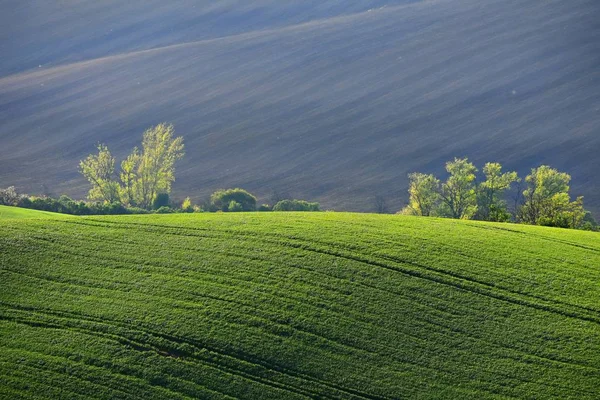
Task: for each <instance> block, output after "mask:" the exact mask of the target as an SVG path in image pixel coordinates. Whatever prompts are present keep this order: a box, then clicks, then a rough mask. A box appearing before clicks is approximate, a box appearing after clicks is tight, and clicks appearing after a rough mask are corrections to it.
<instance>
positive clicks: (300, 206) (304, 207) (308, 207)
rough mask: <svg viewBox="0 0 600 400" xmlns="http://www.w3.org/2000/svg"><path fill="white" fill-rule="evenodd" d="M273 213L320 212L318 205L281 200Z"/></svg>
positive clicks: (302, 201) (301, 201) (300, 201)
mask: <svg viewBox="0 0 600 400" xmlns="http://www.w3.org/2000/svg"><path fill="white" fill-rule="evenodd" d="M273 211H320V209H319V203H309V202H308V201H305V200H281V201H280V202H278V203H277V204H275V207H273Z"/></svg>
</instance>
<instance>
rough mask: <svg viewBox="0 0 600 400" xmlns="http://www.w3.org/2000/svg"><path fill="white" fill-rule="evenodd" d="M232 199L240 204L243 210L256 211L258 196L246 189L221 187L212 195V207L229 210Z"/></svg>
mask: <svg viewBox="0 0 600 400" xmlns="http://www.w3.org/2000/svg"><path fill="white" fill-rule="evenodd" d="M232 201H234V202H236V203H239V204H240V206H241V207H242V210H241V211H256V197H254V196H253V195H251V194H250V193H248V192H247V191H245V190H244V189H239V188H236V189H227V190H223V189H220V190H217V191H216V192H214V193H213V194H212V195H211V196H210V203H211V207H212V208H213V209H214V210H221V211H229V205H230V204H231V202H232Z"/></svg>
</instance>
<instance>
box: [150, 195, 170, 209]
mask: <svg viewBox="0 0 600 400" xmlns="http://www.w3.org/2000/svg"><path fill="white" fill-rule="evenodd" d="M169 202H170V199H169V193H159V194H157V195H156V197H155V198H154V201H153V202H152V209H153V210H158V209H159V208H161V207H168V206H169Z"/></svg>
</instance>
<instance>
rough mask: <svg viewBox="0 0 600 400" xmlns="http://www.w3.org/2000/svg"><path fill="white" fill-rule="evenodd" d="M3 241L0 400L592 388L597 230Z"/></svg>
mask: <svg viewBox="0 0 600 400" xmlns="http://www.w3.org/2000/svg"><path fill="white" fill-rule="evenodd" d="M0 226H1V228H2V229H0V250H1V251H0V349H1V350H0V376H1V377H2V385H0V398H11V399H19V398H22V399H33V398H53V399H55V398H71V399H76V398H82V399H83V398H86V399H89V398H98V399H111V398H122V399H128V398H131V399H133V398H144V399H167V398H168V399H191V398H207V399H208V398H215V399H216V398H247V399H261V398H264V399H267V398H271V399H282V398H285V399H296V398H298V399H300V398H331V399H334V398H338V399H391V398H448V399H456V398H461V399H467V398H473V399H482V398H497V399H503V398H544V399H569V398H572V399H594V398H597V394H598V392H599V391H600V373H599V372H600V371H599V367H598V366H599V365H600V317H599V315H600V308H599V304H600V289H599V286H598V281H599V279H600V240H599V235H598V234H597V233H590V232H580V231H566V230H560V229H552V228H541V227H530V226H516V225H510V224H489V223H478V222H470V221H469V222H467V221H455V220H438V219H426V218H411V217H398V216H377V215H359V214H338V213H310V214H295V213H252V214H194V215H181V214H180V215H171V216H169V215H163V216H157V215H154V216H122V217H80V218H70V219H64V220H47V221H39V220H19V221H17V220H4V221H2V222H0Z"/></svg>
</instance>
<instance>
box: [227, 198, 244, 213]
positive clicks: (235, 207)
mask: <svg viewBox="0 0 600 400" xmlns="http://www.w3.org/2000/svg"><path fill="white" fill-rule="evenodd" d="M227 211H229V212H241V211H244V208H243V207H242V205H241V204H240V203H238V202H237V201H235V200H231V202H230V203H229V205H228V206H227Z"/></svg>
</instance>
